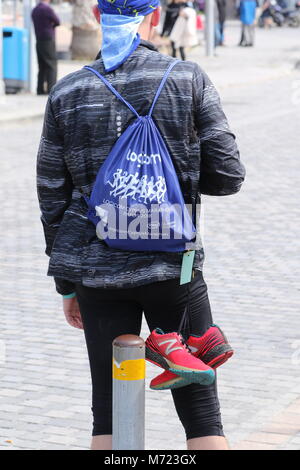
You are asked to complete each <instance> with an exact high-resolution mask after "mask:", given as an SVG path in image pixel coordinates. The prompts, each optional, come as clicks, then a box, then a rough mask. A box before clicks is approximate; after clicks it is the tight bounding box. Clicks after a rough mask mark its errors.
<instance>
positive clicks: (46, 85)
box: [32, 0, 60, 95]
mask: <svg viewBox="0 0 300 470" xmlns="http://www.w3.org/2000/svg"><path fill="white" fill-rule="evenodd" d="M49 3H50V0H41V1H40V2H39V3H38V5H37V6H36V7H35V8H34V9H33V10H32V21H33V24H34V29H35V35H36V51H37V58H38V66H39V72H38V86H37V94H38V95H46V94H49V93H50V91H51V89H52V87H53V85H55V83H56V81H57V58H56V45H55V28H56V27H57V26H59V24H60V21H59V18H58V17H57V15H56V14H55V12H54V10H53V9H52V8H51V7H50V5H49Z"/></svg>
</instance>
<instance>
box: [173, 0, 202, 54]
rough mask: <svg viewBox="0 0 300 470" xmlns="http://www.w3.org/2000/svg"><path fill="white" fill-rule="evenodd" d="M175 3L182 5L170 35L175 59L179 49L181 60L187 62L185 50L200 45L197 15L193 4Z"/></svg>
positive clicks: (180, 0)
mask: <svg viewBox="0 0 300 470" xmlns="http://www.w3.org/2000/svg"><path fill="white" fill-rule="evenodd" d="M175 2H176V3H177V4H180V11H179V15H178V18H177V20H176V22H175V24H174V27H173V29H172V32H171V35H170V39H171V44H172V48H173V57H176V55H177V50H178V49H179V51H180V55H181V59H182V60H185V58H186V57H185V48H186V47H193V46H196V45H197V44H198V37H197V15H196V10H195V9H194V7H193V5H192V3H190V2H185V3H182V0H175Z"/></svg>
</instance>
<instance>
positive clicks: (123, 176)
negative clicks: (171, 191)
mask: <svg viewBox="0 0 300 470" xmlns="http://www.w3.org/2000/svg"><path fill="white" fill-rule="evenodd" d="M106 184H109V185H110V186H111V187H112V188H113V190H112V191H110V193H109V194H110V196H114V197H116V196H119V197H124V198H128V197H132V199H134V200H136V199H137V200H138V201H139V202H143V203H144V204H147V203H149V202H157V203H158V204H161V203H162V202H165V194H166V191H167V187H166V180H165V178H164V177H163V176H159V177H158V178H157V180H154V176H151V177H150V179H148V175H143V176H142V177H141V178H139V173H135V174H133V173H128V172H127V171H123V170H122V169H121V168H119V169H118V170H117V171H116V172H115V173H114V174H113V181H107V182H106Z"/></svg>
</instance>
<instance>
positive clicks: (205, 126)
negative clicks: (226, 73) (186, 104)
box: [193, 66, 245, 196]
mask: <svg viewBox="0 0 300 470" xmlns="http://www.w3.org/2000/svg"><path fill="white" fill-rule="evenodd" d="M193 93H194V103H195V122H196V128H197V132H198V136H199V138H200V143H201V173H200V174H201V176H200V192H201V193H202V194H207V195H210V196H226V195H229V194H234V193H237V192H238V191H239V190H240V188H241V185H242V183H243V181H244V179H245V168H244V166H243V164H242V163H241V161H240V154H239V151H238V148H237V144H236V141H235V136H234V134H233V133H232V132H231V131H230V129H229V126H228V122H227V119H226V116H225V114H224V112H223V109H222V106H221V103H220V97H219V95H218V92H217V90H216V89H215V87H214V86H213V84H212V83H211V81H210V80H209V78H208V76H207V75H206V74H205V73H204V72H203V71H202V70H201V69H200V67H199V66H196V70H195V73H194V81H193Z"/></svg>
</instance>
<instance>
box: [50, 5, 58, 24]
mask: <svg viewBox="0 0 300 470" xmlns="http://www.w3.org/2000/svg"><path fill="white" fill-rule="evenodd" d="M49 17H50V20H51V21H52V24H53V26H54V27H55V28H56V27H57V26H60V19H59V18H58V16H57V14H56V13H55V11H54V10H53V9H52V8H51V9H50V8H49Z"/></svg>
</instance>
